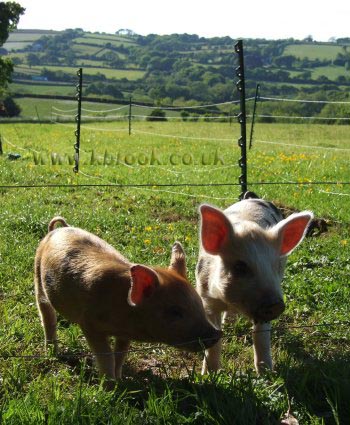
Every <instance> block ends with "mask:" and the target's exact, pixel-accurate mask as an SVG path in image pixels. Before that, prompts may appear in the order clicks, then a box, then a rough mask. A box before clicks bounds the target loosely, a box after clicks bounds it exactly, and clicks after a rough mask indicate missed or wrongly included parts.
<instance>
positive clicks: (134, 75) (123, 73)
mask: <svg viewBox="0 0 350 425" xmlns="http://www.w3.org/2000/svg"><path fill="white" fill-rule="evenodd" d="M43 68H47V69H49V70H51V71H62V72H65V73H67V74H72V75H76V74H77V67H71V66H53V65H52V66H51V65H48V66H33V67H32V68H31V69H32V70H33V71H41V70H42V69H43ZM96 74H103V75H105V76H106V78H116V79H120V78H126V79H128V80H138V79H139V78H142V77H143V76H144V74H145V71H137V70H134V71H129V70H123V69H109V68H96V67H91V68H87V67H86V68H84V75H96Z"/></svg>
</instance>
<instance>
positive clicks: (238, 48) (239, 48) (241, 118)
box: [235, 40, 248, 199]
mask: <svg viewBox="0 0 350 425" xmlns="http://www.w3.org/2000/svg"><path fill="white" fill-rule="evenodd" d="M235 52H236V53H238V59H239V66H238V67H237V68H236V75H237V77H238V78H239V80H238V81H237V83H236V86H237V90H238V91H239V94H240V113H239V114H238V122H239V123H240V125H241V136H240V138H239V139H238V146H239V147H240V148H241V157H240V159H239V161H238V165H239V166H240V168H241V175H240V176H239V184H240V185H241V194H240V196H239V199H242V198H243V195H244V193H245V192H246V191H247V189H248V183H247V128H246V124H247V118H246V109H245V77H244V56H243V41H242V40H239V41H238V42H237V43H236V44H235Z"/></svg>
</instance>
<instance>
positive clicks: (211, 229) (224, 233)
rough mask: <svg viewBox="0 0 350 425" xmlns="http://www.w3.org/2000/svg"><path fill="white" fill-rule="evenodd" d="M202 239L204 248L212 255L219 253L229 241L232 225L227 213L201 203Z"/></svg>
mask: <svg viewBox="0 0 350 425" xmlns="http://www.w3.org/2000/svg"><path fill="white" fill-rule="evenodd" d="M200 212H201V215H202V226H201V240H202V245H203V248H204V249H205V250H206V251H207V252H208V253H209V254H212V255H218V254H219V253H220V252H222V248H223V247H224V245H225V244H226V243H227V242H228V241H229V238H230V234H231V233H232V225H231V223H230V222H229V220H228V218H227V217H226V216H225V214H224V213H223V212H222V211H220V210H218V209H216V208H213V207H211V206H209V205H201V207H200Z"/></svg>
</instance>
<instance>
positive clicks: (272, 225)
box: [196, 192, 313, 373]
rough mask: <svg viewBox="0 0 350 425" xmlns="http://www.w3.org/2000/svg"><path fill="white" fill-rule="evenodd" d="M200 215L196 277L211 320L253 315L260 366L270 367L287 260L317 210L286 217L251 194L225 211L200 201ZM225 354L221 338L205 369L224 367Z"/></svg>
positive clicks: (215, 322)
mask: <svg viewBox="0 0 350 425" xmlns="http://www.w3.org/2000/svg"><path fill="white" fill-rule="evenodd" d="M200 214H201V226H200V227H201V229H200V242H201V249H200V254H199V260H198V264H197V269H196V279H197V291H198V293H199V294H200V296H201V297H202V300H203V303H204V308H205V310H206V313H207V316H208V319H209V320H210V321H211V323H212V324H213V325H214V326H216V327H217V328H221V322H222V313H224V312H225V314H227V313H229V314H230V315H235V314H243V315H244V316H246V317H247V318H249V319H250V320H251V321H252V322H253V344H254V364H255V369H256V370H257V372H261V371H263V370H264V369H265V368H269V369H271V368H272V358H271V341H270V329H271V325H270V321H271V320H273V319H276V318H277V317H278V316H280V314H281V313H282V312H283V311H284V309H285V304H284V302H283V295H282V289H281V281H282V278H283V274H284V268H285V264H286V259H287V256H288V255H289V254H290V253H291V252H292V251H293V250H294V249H295V248H296V247H297V246H298V245H299V243H300V242H301V241H302V240H303V238H304V236H305V233H306V229H307V227H308V225H309V223H310V220H311V219H312V217H313V214H312V213H311V212H309V211H303V212H300V213H295V214H292V215H290V216H289V217H288V218H285V219H283V216H282V214H281V212H280V211H279V210H278V209H277V208H276V207H275V206H274V205H273V204H272V203H271V202H267V201H265V200H262V199H259V198H258V197H257V196H256V195H255V194H254V193H252V192H247V193H246V194H245V196H244V199H243V200H242V201H240V202H237V203H235V204H233V205H232V206H230V207H229V208H227V209H226V210H224V211H221V210H220V209H218V208H214V207H212V206H210V205H205V204H204V205H201V207H200ZM220 353H221V339H220V340H219V341H218V343H217V344H215V345H214V346H212V347H211V348H208V349H207V350H206V356H205V358H204V362H203V368H202V373H206V372H207V371H208V370H209V371H216V370H217V369H218V368H219V367H220Z"/></svg>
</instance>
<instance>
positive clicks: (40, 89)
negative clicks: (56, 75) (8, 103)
mask: <svg viewBox="0 0 350 425" xmlns="http://www.w3.org/2000/svg"><path fill="white" fill-rule="evenodd" d="M10 88H11V91H13V92H14V93H16V94H26V95H30V94H35V95H36V94H42V95H45V96H74V94H75V88H74V87H72V85H64V84H59V83H57V84H56V85H53V84H52V85H51V84H43V83H42V84H39V83H37V84H32V83H31V84H18V83H12V84H11V85H10ZM17 103H20V102H17Z"/></svg>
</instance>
